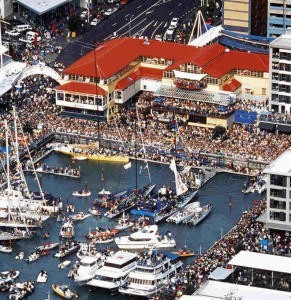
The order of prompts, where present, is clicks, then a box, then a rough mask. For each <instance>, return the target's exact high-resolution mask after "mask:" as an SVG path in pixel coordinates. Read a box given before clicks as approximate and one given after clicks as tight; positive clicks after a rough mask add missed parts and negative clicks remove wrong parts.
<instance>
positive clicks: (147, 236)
mask: <svg viewBox="0 0 291 300" xmlns="http://www.w3.org/2000/svg"><path fill="white" fill-rule="evenodd" d="M114 241H115V243H116V245H117V247H118V248H119V249H128V250H129V249H130V250H135V249H151V248H155V249H169V248H174V247H176V241H175V240H174V239H173V238H172V235H171V233H170V232H169V233H167V234H165V235H160V234H159V233H158V226H157V225H148V226H145V227H144V228H142V229H141V230H139V231H137V232H134V233H132V234H131V235H129V236H121V237H117V238H115V239H114Z"/></svg>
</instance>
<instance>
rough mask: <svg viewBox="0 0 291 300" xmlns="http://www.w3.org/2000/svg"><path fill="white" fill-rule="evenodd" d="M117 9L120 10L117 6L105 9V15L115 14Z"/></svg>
mask: <svg viewBox="0 0 291 300" xmlns="http://www.w3.org/2000/svg"><path fill="white" fill-rule="evenodd" d="M117 10H118V8H117V7H113V8H111V7H110V8H108V9H107V10H106V11H105V13H104V16H106V17H108V16H110V15H112V14H114V13H115V12H116V11H117Z"/></svg>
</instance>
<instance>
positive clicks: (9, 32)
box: [6, 29, 20, 36]
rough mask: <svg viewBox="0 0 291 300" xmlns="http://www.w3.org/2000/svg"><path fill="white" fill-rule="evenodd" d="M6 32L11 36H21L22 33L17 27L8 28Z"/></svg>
mask: <svg viewBox="0 0 291 300" xmlns="http://www.w3.org/2000/svg"><path fill="white" fill-rule="evenodd" d="M6 33H7V34H8V35H10V36H19V35H20V32H19V31H17V30H16V29H12V30H6Z"/></svg>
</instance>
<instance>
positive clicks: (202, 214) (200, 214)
mask: <svg viewBox="0 0 291 300" xmlns="http://www.w3.org/2000/svg"><path fill="white" fill-rule="evenodd" d="M211 210H212V203H209V204H207V205H204V206H202V207H200V209H198V208H197V209H196V213H195V215H194V216H193V217H192V218H191V219H189V220H188V221H186V222H183V223H187V224H189V225H194V226H195V225H197V224H198V223H200V222H201V221H203V220H204V219H205V218H206V217H207V216H208V215H209V214H210V212H211Z"/></svg>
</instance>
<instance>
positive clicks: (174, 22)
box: [170, 18, 179, 28]
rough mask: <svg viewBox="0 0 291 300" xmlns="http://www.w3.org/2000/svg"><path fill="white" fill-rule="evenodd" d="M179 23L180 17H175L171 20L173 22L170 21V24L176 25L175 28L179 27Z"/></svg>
mask: <svg viewBox="0 0 291 300" xmlns="http://www.w3.org/2000/svg"><path fill="white" fill-rule="evenodd" d="M178 25H179V18H173V19H172V20H171V23H170V26H172V27H174V28H177V27H178Z"/></svg>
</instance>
